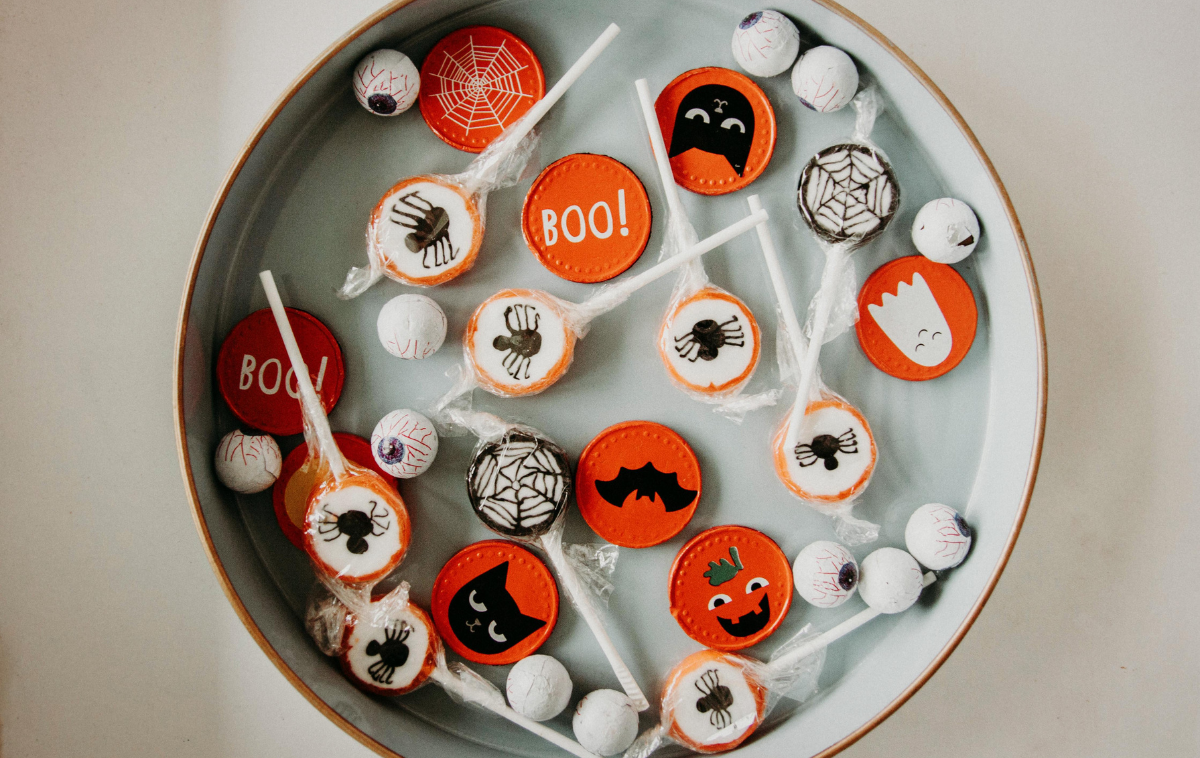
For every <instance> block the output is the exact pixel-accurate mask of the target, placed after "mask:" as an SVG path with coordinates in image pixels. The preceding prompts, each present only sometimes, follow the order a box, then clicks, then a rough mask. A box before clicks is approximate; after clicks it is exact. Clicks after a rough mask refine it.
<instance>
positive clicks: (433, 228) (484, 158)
mask: <svg viewBox="0 0 1200 758" xmlns="http://www.w3.org/2000/svg"><path fill="white" fill-rule="evenodd" d="M619 32H620V29H619V28H618V27H617V25H616V24H609V26H608V28H607V29H605V31H604V33H603V34H601V35H600V37H599V38H598V39H597V40H596V41H595V42H594V43H592V46H591V47H589V48H588V49H587V51H586V52H584V54H583V55H582V56H581V57H580V58H579V60H577V61H576V62H575V64H574V65H572V66H571V68H569V69H567V72H566V73H565V74H563V77H562V79H560V80H559V81H558V83H557V84H555V85H554V87H553V88H552V89H551V90H550V91H549V92H547V93H546V96H545V97H543V98H542V99H541V100H539V101H538V102H537V103H535V104H534V105H533V107H531V108H530V109H529V110H528V111H527V112H526V113H525V115H524V116H522V117H521V118H520V119H518V120H517V121H516V123H514V124H512V125H511V126H509V127H508V128H506V129H505V130H504V131H503V132H502V133H501V134H500V136H499V137H497V138H496V139H495V140H493V141H492V143H491V144H490V145H488V147H487V148H486V149H485V150H484V151H483V152H482V153H480V154H479V156H478V157H477V158H475V160H473V161H472V162H471V165H470V166H468V167H467V170H466V171H464V172H463V173H461V174H456V175H453V176H444V175H436V174H426V175H422V176H413V177H409V178H407V179H403V180H401V181H400V182H398V183H397V184H396V185H395V186H393V187H392V188H391V189H390V190H388V191H387V193H385V194H384V196H383V198H382V199H380V201H379V203H378V204H377V205H376V206H375V209H374V210H373V211H372V212H371V219H370V222H369V223H368V224H367V257H368V260H369V266H368V267H367V268H365V269H361V268H354V269H351V270H350V273H349V274H347V276H346V283H345V285H343V287H342V289H341V291H340V292H339V295H340V296H341V297H343V298H351V297H356V296H358V295H360V294H362V293H363V292H364V291H366V289H367V288H368V287H370V286H371V285H372V284H374V283H375V282H377V281H379V279H380V277H382V276H384V275H386V276H388V277H391V278H392V279H395V280H396V281H398V282H400V283H402V284H413V285H418V286H424V287H429V286H433V285H437V284H442V283H443V282H448V281H450V280H451V279H453V278H455V277H456V276H459V275H460V274H463V273H465V272H466V271H467V270H468V269H470V268H471V266H473V265H474V264H475V258H476V257H477V256H478V254H479V246H480V243H481V242H482V241H483V226H484V212H485V206H486V200H487V195H488V193H489V192H490V191H491V190H493V189H499V188H501V187H507V186H510V185H512V184H515V183H516V182H517V180H518V179H519V177H520V175H521V172H522V171H523V170H524V168H525V164H526V163H527V162H528V160H529V156H530V155H531V153H532V151H533V145H534V140H533V138H528V137H529V134H530V132H531V131H532V129H533V127H534V126H536V125H537V123H538V121H540V120H541V119H542V117H543V116H545V115H546V113H547V112H548V111H549V110H550V108H551V107H553V106H554V104H555V103H557V102H558V101H559V99H560V98H562V96H563V95H564V94H566V91H567V90H568V89H569V88H570V87H571V85H572V84H574V83H575V81H576V80H577V79H578V78H579V77H580V76H581V75H582V74H583V72H584V71H585V70H586V69H587V67H588V66H590V65H591V64H592V63H593V62H594V61H595V60H596V58H597V57H599V55H600V53H601V51H603V50H604V48H606V47H607V46H608V44H609V43H610V42H612V40H613V38H614V37H616V36H617V34H618V33H619Z"/></svg>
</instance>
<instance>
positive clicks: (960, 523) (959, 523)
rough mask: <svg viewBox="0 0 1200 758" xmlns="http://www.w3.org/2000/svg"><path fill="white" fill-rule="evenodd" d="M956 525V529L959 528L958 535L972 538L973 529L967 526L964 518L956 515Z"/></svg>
mask: <svg viewBox="0 0 1200 758" xmlns="http://www.w3.org/2000/svg"><path fill="white" fill-rule="evenodd" d="M954 525H955V526H956V527H958V533H959V534H961V535H962V536H964V537H970V536H971V527H969V526H967V522H966V520H964V519H963V517H962V516H960V515H958V514H957V513H956V514H954Z"/></svg>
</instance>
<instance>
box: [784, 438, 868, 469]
mask: <svg viewBox="0 0 1200 758" xmlns="http://www.w3.org/2000/svg"><path fill="white" fill-rule="evenodd" d="M857 452H858V438H857V437H855V435H854V430H853V429H847V430H846V431H845V432H843V433H842V434H840V435H839V436H837V437H834V436H833V435H832V434H818V435H817V436H816V437H813V441H812V442H810V443H808V444H806V445H800V444H798V445H796V463H799V464H800V467H801V468H804V467H805V466H811V465H813V464H814V463H816V462H817V459H818V458H821V459H823V460H824V461H825V469H826V470H827V471H833V470H834V469H835V468H837V467H838V459H837V454H838V453H847V454H849V453H857Z"/></svg>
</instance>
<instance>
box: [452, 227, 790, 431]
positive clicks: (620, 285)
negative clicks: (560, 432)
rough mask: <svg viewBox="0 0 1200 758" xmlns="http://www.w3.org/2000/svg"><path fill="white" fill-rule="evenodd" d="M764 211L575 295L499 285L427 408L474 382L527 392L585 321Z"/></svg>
mask: <svg viewBox="0 0 1200 758" xmlns="http://www.w3.org/2000/svg"><path fill="white" fill-rule="evenodd" d="M766 219H767V213H766V211H761V210H760V211H758V212H757V213H751V214H750V215H748V216H746V217H745V218H743V219H742V220H740V221H737V222H735V223H733V224H730V225H729V226H727V227H725V228H724V229H722V230H721V231H719V232H717V233H716V234H713V235H711V236H709V237H706V238H705V239H703V240H700V241H699V242H697V243H696V244H694V245H691V246H690V247H688V248H687V250H685V251H684V252H683V253H681V254H678V255H675V256H672V257H671V258H669V259H667V260H664V261H662V262H661V263H658V264H657V265H655V266H652V267H651V268H649V269H647V270H646V271H643V272H642V273H640V274H637V275H635V276H630V277H626V278H624V279H622V280H620V281H618V282H614V283H611V284H607V285H605V286H603V287H601V288H600V289H599V290H598V291H597V292H596V294H595V295H593V296H592V297H590V298H588V299H587V300H585V301H583V302H582V303H572V302H568V301H566V300H562V299H560V298H557V297H555V296H553V295H551V294H550V293H548V292H544V291H542V290H531V289H505V290H501V291H500V292H497V293H496V294H495V295H492V296H491V297H490V298H488V299H487V300H485V301H484V302H483V303H482V304H480V306H479V307H478V308H476V309H475V312H474V313H473V314H472V315H471V318H470V320H469V321H468V322H467V328H466V330H465V332H464V334H463V366H464V370H463V371H460V372H459V373H457V374H456V375H455V378H454V382H453V385H452V386H451V388H450V389H449V390H448V391H447V392H446V394H445V395H443V396H442V398H441V399H440V400H439V401H438V402H437V403H436V404H435V405H434V407H433V408H432V409H431V413H430V415H431V418H436V417H437V416H439V415H440V414H441V412H442V410H443V409H445V408H448V407H450V406H451V405H453V404H454V403H455V402H456V401H457V400H458V399H459V398H460V397H462V396H464V395H467V394H469V393H470V392H471V391H472V390H474V389H475V388H476V387H482V388H483V389H485V390H487V391H488V392H490V393H492V394H493V395H496V396H498V397H520V396H525V395H533V394H537V393H539V392H542V391H543V390H545V389H547V388H548V387H550V386H551V385H553V384H554V383H555V382H557V381H558V380H559V379H561V378H562V377H563V376H564V375H565V374H566V373H567V369H568V368H570V366H571V362H572V361H573V360H574V357H575V343H576V342H578V341H579V340H581V339H583V338H584V337H585V336H587V333H588V329H589V328H590V327H591V323H592V321H594V320H595V319H596V318H598V317H600V316H602V315H603V314H605V313H608V312H609V311H611V310H613V309H614V308H616V307H618V306H619V305H621V304H622V303H624V302H625V301H626V300H628V299H629V297H630V295H632V294H633V293H634V292H637V291H638V290H639V289H641V288H642V287H644V286H646V285H647V284H650V283H651V282H653V281H656V280H657V279H659V278H661V277H663V276H666V275H667V274H669V273H671V272H672V271H675V270H677V269H679V268H681V267H683V266H685V265H687V264H688V263H690V262H691V261H694V260H696V259H697V258H699V257H700V256H702V255H704V254H705V253H707V252H710V251H712V250H715V249H716V248H718V247H720V246H721V245H723V244H724V243H726V242H728V241H729V240H731V239H733V238H734V237H737V236H738V235H739V234H744V233H746V232H748V231H750V230H751V229H753V228H754V226H755V225H756V224H758V223H759V222H761V221H765V220H766Z"/></svg>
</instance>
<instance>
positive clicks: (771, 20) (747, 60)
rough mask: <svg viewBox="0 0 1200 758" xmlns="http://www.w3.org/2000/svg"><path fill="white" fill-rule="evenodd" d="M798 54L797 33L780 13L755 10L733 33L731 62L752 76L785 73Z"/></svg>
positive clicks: (798, 37)
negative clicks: (732, 60)
mask: <svg viewBox="0 0 1200 758" xmlns="http://www.w3.org/2000/svg"><path fill="white" fill-rule="evenodd" d="M798 52H800V30H799V29H797V28H796V25H795V24H793V23H792V22H791V20H790V19H788V17H787V16H785V15H783V14H782V13H780V12H779V11H755V12H754V13H751V14H750V15H749V16H746V17H745V18H744V19H742V20H741V22H740V23H738V25H737V28H736V29H734V30H733V59H734V60H735V61H737V64H738V65H739V66H741V67H742V69H743V70H744V71H745V72H746V73H747V74H750V75H751V76H775V75H776V74H782V73H783V72H784V71H787V69H788V66H790V65H792V61H794V60H796V53H798Z"/></svg>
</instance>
